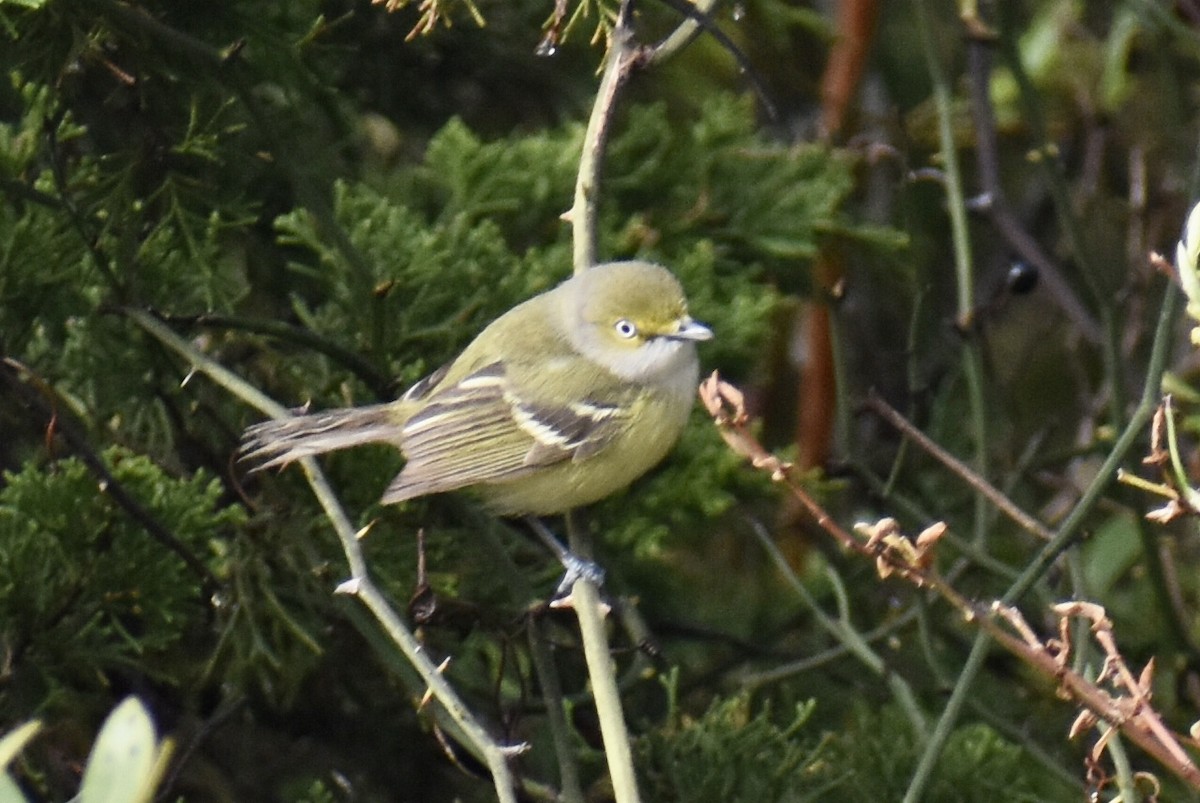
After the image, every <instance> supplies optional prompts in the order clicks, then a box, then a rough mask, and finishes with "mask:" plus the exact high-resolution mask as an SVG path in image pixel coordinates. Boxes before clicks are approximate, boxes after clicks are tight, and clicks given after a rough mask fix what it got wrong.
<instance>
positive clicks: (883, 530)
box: [700, 373, 1200, 788]
mask: <svg viewBox="0 0 1200 803" xmlns="http://www.w3.org/2000/svg"><path fill="white" fill-rule="evenodd" d="M700 397H701V400H702V402H703V403H704V405H705V407H706V408H707V409H708V410H709V412H710V413H711V414H712V416H713V419H714V421H715V423H716V425H717V428H718V431H719V432H720V434H721V436H722V438H724V439H725V442H726V443H727V444H728V445H729V446H730V448H731V449H733V451H734V452H736V453H737V454H739V455H741V456H743V457H745V458H746V459H748V460H749V461H750V462H751V464H752V465H754V466H755V467H756V468H758V469H760V470H762V471H765V472H767V473H769V474H770V476H771V479H772V480H774V481H775V482H777V483H779V484H781V485H782V486H783V487H784V488H786V489H787V491H788V492H789V493H790V494H791V495H792V496H793V497H794V498H796V499H797V500H798V501H800V502H801V504H803V505H804V507H805V508H806V509H807V510H808V511H809V512H810V513H811V514H812V516H813V519H814V520H815V521H816V522H817V524H818V525H819V526H820V527H821V529H823V530H824V531H825V532H826V533H828V534H829V535H830V536H832V537H833V538H834V539H835V540H836V541H837V542H838V543H839V544H841V545H842V546H843V547H845V548H846V549H848V550H850V551H852V552H854V553H856V554H859V555H861V556H863V557H866V558H870V559H872V560H874V561H875V563H876V565H877V568H878V571H879V574H880V575H881V576H884V577H887V576H896V577H899V578H901V579H903V580H905V581H907V582H909V583H911V584H913V585H914V586H916V587H919V588H927V589H930V590H931V591H933V592H934V593H936V594H938V595H939V596H940V597H942V599H944V600H945V601H946V602H948V603H949V604H950V605H951V606H952V607H953V608H954V609H955V610H957V611H958V612H959V613H960V614H962V616H963V617H964V619H965V620H967V621H970V622H974V623H975V624H976V625H977V626H978V627H979V629H980V631H981V633H984V634H986V636H987V638H988V639H990V640H994V641H995V642H996V643H997V644H999V645H1000V646H1001V647H1003V648H1004V649H1005V650H1007V651H1008V652H1010V653H1012V654H1014V655H1016V656H1017V657H1019V658H1021V659H1022V660H1024V661H1025V662H1026V663H1028V664H1029V665H1030V666H1032V667H1034V668H1035V669H1037V670H1038V671H1040V672H1042V673H1043V674H1044V675H1046V676H1048V677H1051V678H1053V679H1054V680H1055V681H1056V682H1057V683H1058V684H1059V687H1060V689H1061V690H1062V691H1063V692H1064V694H1066V695H1067V696H1068V697H1069V698H1070V699H1073V700H1075V701H1076V702H1078V703H1080V704H1081V705H1082V706H1084V707H1085V708H1086V709H1087V710H1088V711H1089V712H1091V714H1092V715H1093V716H1095V717H1097V718H1098V719H1102V720H1104V721H1106V722H1108V723H1110V724H1111V725H1112V726H1114V727H1116V728H1118V729H1119V730H1120V731H1121V732H1122V733H1124V734H1126V735H1127V736H1128V737H1129V738H1130V740H1131V741H1133V742H1134V743H1136V744H1137V745H1139V746H1140V747H1141V748H1142V749H1143V750H1145V751H1146V752H1147V753H1148V754H1150V755H1151V756H1153V757H1154V758H1155V759H1157V760H1158V761H1159V762H1160V763H1161V764H1162V765H1163V766H1164V767H1166V768H1167V769H1169V770H1170V771H1171V772H1173V773H1175V774H1176V775H1177V776H1179V777H1180V778H1182V779H1183V780H1184V781H1186V782H1187V783H1189V784H1191V785H1192V786H1193V787H1196V788H1200V769H1197V767H1196V766H1195V765H1194V764H1193V763H1192V761H1191V759H1190V758H1189V757H1188V755H1187V754H1186V752H1185V751H1184V750H1183V749H1182V747H1181V746H1180V745H1179V741H1178V739H1177V738H1176V737H1175V735H1174V734H1172V733H1171V732H1170V731H1169V730H1168V729H1167V728H1166V727H1165V726H1163V724H1162V721H1161V719H1160V718H1159V716H1158V714H1157V713H1156V712H1154V711H1153V709H1152V708H1151V707H1150V705H1149V697H1148V688H1149V675H1148V671H1147V670H1144V671H1143V672H1142V675H1141V676H1140V677H1136V678H1135V677H1134V676H1133V673H1132V672H1130V671H1129V670H1128V668H1127V667H1126V666H1125V664H1124V661H1123V660H1122V659H1121V658H1120V654H1119V652H1118V651H1117V648H1116V642H1115V639H1114V638H1113V637H1112V627H1111V624H1110V623H1108V620H1107V618H1106V617H1104V616H1103V612H1102V610H1101V609H1100V608H1099V606H1094V605H1089V604H1087V603H1066V604H1065V605H1062V606H1057V607H1056V609H1055V610H1056V612H1057V613H1058V614H1059V615H1060V617H1062V619H1063V621H1065V620H1066V619H1067V618H1069V617H1071V616H1086V617H1088V618H1089V619H1090V620H1091V621H1092V622H1093V633H1094V634H1095V635H1096V639H1097V641H1098V642H1099V643H1100V644H1101V646H1102V647H1103V648H1104V650H1105V653H1106V655H1107V656H1108V658H1107V660H1106V662H1105V666H1106V668H1107V674H1106V675H1104V674H1102V677H1101V678H1099V679H1097V681H1095V682H1093V681H1090V680H1088V679H1087V678H1085V677H1084V676H1083V675H1081V674H1079V673H1077V672H1075V671H1073V670H1072V669H1070V668H1069V666H1068V663H1067V658H1068V656H1069V652H1070V645H1069V642H1068V641H1067V630H1066V628H1065V627H1064V628H1063V629H1062V631H1061V633H1060V636H1059V638H1058V639H1057V640H1055V639H1051V640H1048V641H1043V640H1042V639H1041V638H1039V637H1038V636H1037V634H1036V633H1035V632H1034V631H1033V629H1032V628H1031V627H1029V626H1028V624H1026V623H1025V621H1024V619H1023V618H1022V617H1021V614H1020V612H1019V611H1017V609H1016V608H1015V607H1013V606H1012V605H1011V604H1010V603H1007V602H1001V601H997V602H994V603H992V605H991V606H988V607H984V606H980V605H979V604H977V603H974V602H972V601H971V600H969V599H967V598H966V597H964V596H963V595H962V594H960V593H958V591H956V590H955V589H954V588H953V587H951V586H950V585H949V584H948V583H946V582H945V580H944V579H943V578H942V577H941V576H940V575H939V574H938V573H937V571H936V570H935V569H934V568H933V552H934V550H935V549H936V544H937V541H938V539H939V538H940V536H941V535H942V533H943V532H944V525H939V524H935V525H933V526H931V527H928V528H926V530H925V531H924V532H923V533H921V534H920V535H919V536H918V537H917V538H915V539H910V538H908V537H907V536H905V535H904V534H903V533H902V532H901V531H900V529H899V526H898V525H897V524H896V522H895V521H893V520H891V519H884V520H882V521H879V522H877V523H875V524H872V525H865V524H860V525H857V526H856V527H855V529H856V530H857V531H858V532H859V533H860V534H861V535H862V536H864V537H862V538H859V537H855V536H854V535H851V534H850V533H849V532H847V531H846V530H845V529H843V528H842V527H841V525H839V524H838V523H837V522H836V521H834V520H833V519H832V518H831V517H830V516H829V515H828V514H827V513H826V512H825V511H824V509H823V508H821V506H820V505H819V504H817V502H816V501H814V500H813V499H812V497H810V496H809V495H808V494H807V493H806V492H805V491H804V489H803V488H802V487H801V486H800V484H799V481H798V480H797V478H796V477H795V476H794V470H793V468H792V466H791V465H790V464H788V463H786V462H784V461H781V460H779V459H778V458H777V457H775V456H774V455H772V454H771V453H769V452H768V451H767V450H766V449H764V448H763V446H762V445H761V444H760V443H759V442H758V440H757V439H756V438H755V437H754V436H753V434H751V432H750V429H749V427H748V423H749V419H748V416H747V415H746V412H745V406H744V404H743V401H742V396H741V393H740V391H738V390H737V388H735V387H733V386H732V385H729V384H727V383H725V382H722V381H721V380H720V377H719V376H717V375H716V374H715V373H714V374H713V375H712V376H711V377H709V378H708V379H706V380H705V381H704V383H702V384H701V386H700ZM1013 631H1015V632H1016V635H1014V633H1013ZM1108 678H1113V679H1115V683H1116V685H1118V687H1119V688H1120V689H1121V690H1122V691H1123V694H1121V695H1117V696H1115V695H1113V694H1111V693H1109V692H1108V691H1106V690H1105V689H1103V688H1101V687H1100V685H1098V684H1099V683H1101V682H1104V680H1106V679H1108Z"/></svg>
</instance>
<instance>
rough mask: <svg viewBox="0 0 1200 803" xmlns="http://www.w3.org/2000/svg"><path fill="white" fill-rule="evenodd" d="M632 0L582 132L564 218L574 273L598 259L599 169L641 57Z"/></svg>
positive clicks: (622, 12) (620, 19) (621, 15)
mask: <svg viewBox="0 0 1200 803" xmlns="http://www.w3.org/2000/svg"><path fill="white" fill-rule="evenodd" d="M629 6H630V0H623V2H622V3H621V10H620V12H619V13H618V14H617V21H616V23H615V24H614V25H613V29H612V40H611V42H610V44H609V48H608V61H607V63H606V64H605V65H604V74H603V75H602V76H601V78H600V87H599V89H597V91H596V101H595V103H594V104H593V105H592V114H591V117H589V118H588V125H587V130H586V131H585V132H584V135H583V152H582V154H580V158H579V173H578V175H577V176H576V178H575V202H574V204H573V205H572V207H571V209H570V211H569V212H567V213H566V215H564V218H566V219H568V220H569V221H570V222H571V230H572V231H571V234H572V237H573V242H574V253H573V264H574V267H575V273H582V272H583V271H585V270H587V269H588V268H590V267H591V266H593V265H595V264H596V262H597V248H596V239H597V237H596V225H597V220H598V217H599V209H600V170H601V168H602V166H603V163H604V151H605V148H606V146H607V144H608V135H609V133H610V132H611V130H612V118H613V113H614V112H615V111H616V103H617V95H618V94H619V93H620V91H621V88H622V86H624V84H625V82H626V81H627V80H628V79H629V76H630V75H631V74H632V72H633V69H634V67H636V66H637V64H638V62H639V60H640V59H641V58H642V53H641V51H640V49H639V48H638V47H637V46H636V45H635V44H634V41H633V27H632V24H631V21H630V14H631V12H630V8H629Z"/></svg>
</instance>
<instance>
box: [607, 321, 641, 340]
mask: <svg viewBox="0 0 1200 803" xmlns="http://www.w3.org/2000/svg"><path fill="white" fill-rule="evenodd" d="M613 329H616V330H617V334H618V335H620V336H621V337H623V338H625V339H626V340H629V339H630V338H633V337H637V333H638V330H637V325H635V324H634V322H633V321H631V320H628V319H626V318H622V319H621V320H619V321H617V322H616V323H615V324H613Z"/></svg>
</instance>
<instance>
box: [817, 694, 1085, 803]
mask: <svg viewBox="0 0 1200 803" xmlns="http://www.w3.org/2000/svg"><path fill="white" fill-rule="evenodd" d="M921 748H922V745H921V744H920V743H919V742H918V741H917V740H916V739H914V738H913V732H912V727H911V725H910V724H909V722H908V721H907V720H906V719H905V718H904V716H903V715H901V714H900V712H899V711H897V710H896V709H894V708H891V707H885V708H883V709H880V710H875V711H868V710H867V709H866V708H864V707H860V708H858V710H857V711H856V713H855V717H854V722H853V723H852V724H850V726H849V727H847V728H846V729H845V731H843V732H841V733H839V734H837V735H836V736H834V737H833V738H832V740H831V742H830V744H829V746H828V748H827V750H826V752H825V756H826V758H827V759H828V761H829V762H830V764H831V765H833V766H835V767H840V768H843V770H844V773H843V774H842V775H840V776H839V785H838V787H837V788H836V789H835V791H834V792H832V793H830V794H829V795H828V796H827V797H823V798H821V799H822V800H830V801H843V800H844V801H854V802H855V803H868V801H877V800H898V799H900V798H901V797H903V793H904V789H905V788H906V787H907V785H908V781H909V778H910V777H911V775H912V771H913V768H914V767H915V765H916V763H917V760H918V758H919V757H920V755H921ZM1078 795H1079V791H1078V789H1076V788H1072V787H1071V786H1070V785H1068V784H1066V783H1064V782H1063V781H1062V780H1061V779H1060V778H1058V777H1056V776H1054V775H1052V774H1050V773H1047V772H1046V771H1045V770H1044V769H1043V768H1040V767H1037V766H1035V765H1033V764H1031V763H1030V760H1029V756H1028V755H1026V754H1025V752H1024V751H1023V750H1022V749H1021V747H1020V746H1018V745H1015V744H1013V743H1012V742H1009V741H1007V740H1006V739H1004V738H1003V737H1002V736H1000V735H999V734H998V733H996V732H995V731H994V730H992V729H991V728H989V727H988V726H986V725H983V724H974V725H966V726H963V727H960V728H958V729H956V730H955V732H954V733H953V734H952V735H951V737H950V741H949V742H948V743H947V745H946V749H945V752H944V753H943V756H942V760H941V761H940V762H939V764H938V768H937V773H936V775H935V778H934V782H933V784H932V786H931V787H930V788H929V790H928V791H927V792H926V793H925V796H924V797H923V798H922V799H923V800H926V801H930V803H990V801H995V800H1004V801H1011V803H1034V802H1035V801H1047V800H1073V799H1075V798H1076V797H1078Z"/></svg>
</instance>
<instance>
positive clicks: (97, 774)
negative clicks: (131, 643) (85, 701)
mask: <svg viewBox="0 0 1200 803" xmlns="http://www.w3.org/2000/svg"><path fill="white" fill-rule="evenodd" d="M39 727H40V723H38V722H30V723H27V724H25V725H23V726H21V727H20V728H17V729H16V730H14V731H12V732H11V733H8V734H5V735H4V736H3V738H0V801H4V803H25V801H26V800H27V798H26V797H25V795H24V793H23V792H22V791H21V790H20V788H19V787H18V786H17V785H16V782H15V781H13V779H12V777H11V776H10V775H9V774H8V772H7V771H6V768H7V765H8V764H9V763H10V762H11V761H12V759H13V758H15V757H16V754H17V753H19V752H20V750H21V749H22V748H24V747H25V745H26V743H27V742H28V741H29V740H30V739H31V738H32V737H33V736H34V735H35V734H36V733H37V732H38V730H39ZM170 752H171V750H170V745H169V744H167V743H160V742H158V740H157V739H156V737H155V733H154V723H153V722H151V720H150V713H149V712H148V711H147V710H146V707H145V706H144V705H143V704H142V703H141V701H140V700H138V699H137V698H136V697H129V698H127V699H126V700H125V701H124V702H122V703H121V704H120V705H118V706H117V707H116V708H114V709H113V711H112V713H110V714H109V715H108V718H107V719H106V720H105V721H104V724H103V726H101V728H100V732H99V734H97V736H96V743H95V744H94V745H93V747H92V752H91V754H90V755H89V756H88V760H87V764H86V766H84V768H83V780H82V782H81V784H80V789H79V794H78V796H76V797H74V798H72V800H74V801H77V802H78V803H146V801H149V800H150V799H152V796H153V794H154V790H155V787H156V786H157V785H158V783H159V781H160V779H161V777H162V774H163V771H164V770H165V769H166V760H167V758H168V756H169V755H170Z"/></svg>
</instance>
